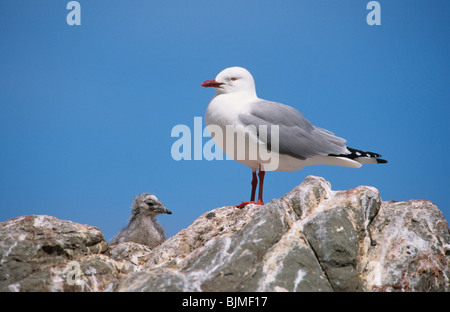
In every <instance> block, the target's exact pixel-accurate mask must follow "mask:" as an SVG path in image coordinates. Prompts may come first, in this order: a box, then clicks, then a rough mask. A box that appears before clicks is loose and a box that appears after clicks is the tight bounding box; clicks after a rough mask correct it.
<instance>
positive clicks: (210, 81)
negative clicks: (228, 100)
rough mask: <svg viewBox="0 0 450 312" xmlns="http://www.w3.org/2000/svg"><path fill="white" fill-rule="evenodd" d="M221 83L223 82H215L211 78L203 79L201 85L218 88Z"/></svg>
mask: <svg viewBox="0 0 450 312" xmlns="http://www.w3.org/2000/svg"><path fill="white" fill-rule="evenodd" d="M221 85H223V82H217V81H215V80H214V79H213V80H206V81H204V82H203V83H202V85H201V86H202V87H205V88H209V87H213V88H218V87H220V86H221Z"/></svg>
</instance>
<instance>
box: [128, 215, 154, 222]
mask: <svg viewBox="0 0 450 312" xmlns="http://www.w3.org/2000/svg"><path fill="white" fill-rule="evenodd" d="M148 220H152V221H156V215H154V214H142V213H139V214H133V215H132V216H131V218H130V223H131V222H133V223H145V222H147V221H148Z"/></svg>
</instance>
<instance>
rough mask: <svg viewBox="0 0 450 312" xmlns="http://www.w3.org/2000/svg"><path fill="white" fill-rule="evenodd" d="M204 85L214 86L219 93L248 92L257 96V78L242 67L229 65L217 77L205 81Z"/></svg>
mask: <svg viewBox="0 0 450 312" xmlns="http://www.w3.org/2000/svg"><path fill="white" fill-rule="evenodd" d="M202 87H206V88H207V87H213V88H214V89H216V91H217V94H229V93H236V92H246V93H251V94H254V95H255V96H256V89H255V80H253V76H252V74H250V72H249V71H248V70H246V69H245V68H242V67H228V68H226V69H224V70H222V71H221V72H220V73H219V74H218V75H217V77H216V79H214V80H206V81H205V82H203V83H202Z"/></svg>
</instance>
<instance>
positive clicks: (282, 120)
mask: <svg viewBox="0 0 450 312" xmlns="http://www.w3.org/2000/svg"><path fill="white" fill-rule="evenodd" d="M239 119H240V121H241V122H242V123H243V124H244V125H245V126H248V125H254V126H256V128H257V135H258V138H259V139H260V140H261V141H263V142H264V143H265V144H266V145H267V146H268V148H269V149H270V148H271V146H272V145H273V144H274V142H273V140H274V138H272V137H271V131H270V128H271V127H270V126H272V125H278V126H279V153H280V154H287V155H290V156H292V157H295V158H298V159H306V158H310V157H314V156H317V155H328V154H335V155H340V154H347V153H349V152H348V150H347V147H346V146H345V142H346V141H345V140H344V139H342V138H340V137H337V136H335V135H334V134H333V133H332V132H330V131H328V130H325V129H322V128H319V127H316V126H314V125H313V124H311V123H310V122H309V121H308V120H307V119H306V118H305V117H303V115H302V114H301V113H300V112H299V111H298V110H296V109H295V108H293V107H290V106H288V105H284V104H281V103H277V102H270V101H265V100H260V101H257V102H255V103H253V105H252V109H251V111H250V113H249V114H241V115H239ZM261 125H266V126H267V135H260V134H261V133H260V132H259V131H258V129H259V128H260V126H261Z"/></svg>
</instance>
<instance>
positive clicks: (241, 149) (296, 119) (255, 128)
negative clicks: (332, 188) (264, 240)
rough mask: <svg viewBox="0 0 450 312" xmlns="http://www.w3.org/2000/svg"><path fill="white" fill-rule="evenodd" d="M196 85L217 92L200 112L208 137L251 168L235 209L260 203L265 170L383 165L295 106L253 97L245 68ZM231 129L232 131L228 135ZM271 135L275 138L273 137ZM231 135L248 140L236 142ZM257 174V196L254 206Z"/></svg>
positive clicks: (250, 78) (377, 159)
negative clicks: (244, 197) (245, 197)
mask: <svg viewBox="0 0 450 312" xmlns="http://www.w3.org/2000/svg"><path fill="white" fill-rule="evenodd" d="M201 86H202V87H211V88H214V89H215V90H216V94H215V95H214V97H213V98H212V99H211V101H210V102H209V104H208V108H207V109H206V113H205V123H206V127H207V129H208V130H209V132H210V133H211V137H212V138H213V139H214V141H215V143H216V144H217V145H218V146H219V147H220V148H221V149H222V150H223V151H224V152H225V154H227V155H228V156H229V157H231V158H232V159H235V160H237V161H238V162H240V163H242V164H244V165H246V166H248V167H250V169H251V170H252V182H251V184H252V191H251V196H250V201H249V202H242V203H241V204H240V205H236V207H240V208H242V207H245V205H247V204H250V203H252V204H257V205H263V204H264V203H263V183H264V175H265V171H266V170H267V171H274V170H276V171H294V170H299V169H302V168H303V167H304V166H308V165H319V164H324V165H334V166H344V167H351V168H359V167H361V166H362V164H376V163H378V164H379V163H387V161H386V160H384V159H381V158H380V157H381V155H379V154H376V153H372V152H366V151H362V150H358V149H354V148H350V147H347V146H346V145H345V142H346V140H344V139H343V138H340V137H337V136H335V135H334V134H333V133H332V132H330V131H328V130H325V129H322V128H319V127H317V126H314V125H313V124H311V123H310V122H309V121H308V120H307V119H306V118H305V117H303V115H302V114H301V113H300V112H299V111H298V110H296V109H295V108H293V107H291V106H288V105H284V104H281V103H277V102H272V101H267V100H263V99H260V98H258V96H257V95H256V88H255V81H254V79H253V76H252V75H251V74H250V72H249V71H248V70H246V69H245V68H242V67H230V68H226V69H224V70H223V71H221V72H220V73H219V74H218V75H217V77H216V78H215V79H213V80H206V81H205V82H203V83H202V84H201ZM230 127H231V128H232V129H233V131H234V132H231V133H230V132H229V131H227V130H228V129H230ZM273 128H274V129H275V130H272V129H273ZM217 129H219V130H220V131H218V130H217ZM271 131H272V132H271ZM217 133H221V134H222V135H216V134H217ZM271 133H274V134H275V135H274V137H272V135H271ZM276 133H278V135H276ZM224 134H225V135H224ZM235 135H238V136H241V137H244V138H245V140H247V141H242V140H241V141H239V140H235V139H234V137H235ZM230 141H231V142H232V143H231V144H229V142H230ZM233 142H234V143H233ZM243 142H244V143H245V144H242V143H243ZM247 143H248V145H247ZM230 147H231V148H230ZM255 151H258V152H261V151H262V152H264V153H263V154H265V155H267V154H271V153H272V152H274V153H273V155H274V156H276V157H275V159H277V162H275V163H276V166H271V165H270V161H269V162H268V161H267V159H266V158H263V157H261V155H260V154H257V153H255ZM239 155H240V157H239ZM251 155H253V156H254V155H256V156H254V157H250V156H251ZM268 164H269V165H270V166H268ZM257 170H259V173H258V177H259V193H258V201H257V202H255V192H256V187H257V184H258V178H257V176H256V172H257Z"/></svg>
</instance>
